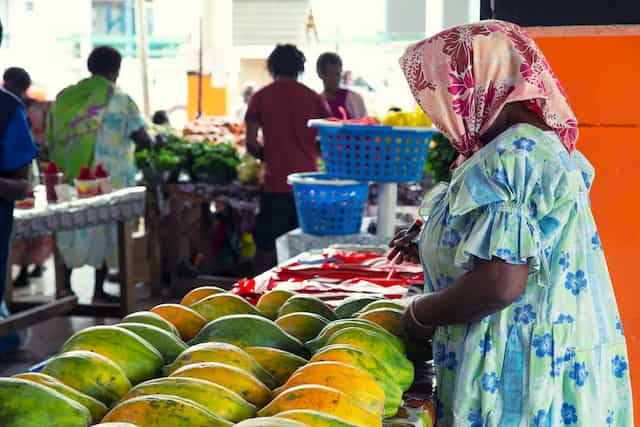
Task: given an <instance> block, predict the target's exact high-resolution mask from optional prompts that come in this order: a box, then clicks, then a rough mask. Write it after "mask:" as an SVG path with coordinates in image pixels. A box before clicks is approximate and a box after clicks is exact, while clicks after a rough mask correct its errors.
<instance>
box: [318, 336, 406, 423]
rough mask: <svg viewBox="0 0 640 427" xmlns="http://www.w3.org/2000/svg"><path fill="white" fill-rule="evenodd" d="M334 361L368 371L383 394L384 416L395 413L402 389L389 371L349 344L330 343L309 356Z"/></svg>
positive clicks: (367, 354)
mask: <svg viewBox="0 0 640 427" xmlns="http://www.w3.org/2000/svg"><path fill="white" fill-rule="evenodd" d="M319 361H335V362H342V363H346V364H347V365H351V366H355V367H357V368H360V369H362V370H364V371H366V372H368V373H369V374H370V375H371V376H372V377H373V378H374V379H375V380H376V381H377V382H378V384H380V386H382V389H383V390H384V395H385V404H384V407H385V410H384V414H385V417H390V416H393V415H395V414H396V412H397V411H398V407H399V406H400V404H401V403H402V389H401V388H400V386H399V385H398V384H397V383H396V381H395V377H394V375H393V372H390V371H389V370H388V369H387V368H386V367H385V366H384V365H383V364H382V363H381V362H380V361H379V360H377V359H376V358H375V357H373V356H372V355H371V354H369V353H367V352H366V351H364V350H361V349H359V348H357V347H353V346H350V345H330V346H327V347H324V348H322V349H321V350H320V351H318V352H317V353H316V354H314V355H313V357H312V358H311V362H319Z"/></svg>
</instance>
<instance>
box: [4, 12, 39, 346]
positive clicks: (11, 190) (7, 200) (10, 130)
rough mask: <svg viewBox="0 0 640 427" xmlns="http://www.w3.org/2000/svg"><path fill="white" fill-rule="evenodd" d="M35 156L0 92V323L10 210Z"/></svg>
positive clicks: (17, 106) (24, 188) (12, 339)
mask: <svg viewBox="0 0 640 427" xmlns="http://www.w3.org/2000/svg"><path fill="white" fill-rule="evenodd" d="M1 42H2V24H1V23H0V43H1ZM37 154H38V149H37V147H36V145H35V144H34V142H33V138H32V137H31V133H30V132H29V124H28V123H27V116H26V114H25V110H24V105H23V104H22V102H21V100H20V99H19V98H18V97H16V96H15V95H14V94H12V93H10V92H9V91H7V90H5V89H0V320H2V319H5V318H7V317H8V316H9V312H8V310H7V307H6V305H5V303H4V291H5V287H6V280H7V269H8V267H9V247H10V242H11V229H12V227H13V207H14V203H15V201H16V200H20V199H23V198H25V197H26V196H27V195H28V194H29V191H30V189H31V185H30V183H29V165H30V164H31V161H32V160H33V159H34V158H35V157H36V156H37ZM18 344H19V339H18V335H17V334H16V333H11V334H9V335H5V336H0V352H2V351H6V350H8V349H10V348H15V347H17V346H18Z"/></svg>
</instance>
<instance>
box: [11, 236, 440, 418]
mask: <svg viewBox="0 0 640 427" xmlns="http://www.w3.org/2000/svg"><path fill="white" fill-rule="evenodd" d="M376 252H377V253H372V252H366V253H364V252H359V253H357V252H347V251H343V250H340V249H327V250H325V251H322V252H317V253H312V254H305V255H303V256H300V257H298V258H297V259H294V260H292V261H290V262H288V263H286V264H284V265H282V266H280V267H277V268H274V269H273V270H271V271H268V272H266V273H264V274H262V275H260V276H259V277H256V278H254V279H246V280H241V281H239V282H238V283H237V285H236V286H235V287H234V288H232V290H231V291H224V290H223V289H221V288H217V287H215V286H205V287H200V288H196V289H194V290H192V291H190V292H189V293H187V294H186V295H185V296H184V297H183V298H182V300H181V302H180V304H161V305H158V306H155V307H154V308H152V309H151V310H150V311H143V312H136V313H132V314H130V315H128V316H126V317H124V318H123V319H122V321H121V322H120V323H118V324H116V325H113V326H95V327H90V328H87V329H84V330H81V331H79V332H77V333H76V334H75V335H73V336H72V337H70V338H69V339H68V340H67V341H66V342H65V343H64V344H63V346H62V348H61V349H60V352H59V353H58V354H57V355H55V356H54V357H52V358H51V359H49V360H47V361H46V362H44V363H43V364H41V365H40V366H38V368H37V369H34V370H32V372H27V373H23V374H18V375H15V376H14V377H12V378H0V401H2V402H3V405H0V419H2V420H9V421H8V422H7V423H5V424H4V426H6V427H17V426H20V427H23V426H26V425H42V422H43V420H45V419H46V420H47V422H48V423H49V424H50V425H64V426H65V427H75V426H90V425H99V423H101V422H102V423H107V422H117V423H130V424H122V425H126V426H127V427H129V425H132V426H138V427H150V426H158V427H160V426H168V425H171V426H175V427H187V426H232V425H238V426H249V427H250V426H283V427H286V426H297V427H304V426H307V427H315V426H326V425H331V426H344V427H369V426H372V427H373V426H383V425H385V426H407V427H408V426H415V427H431V426H432V425H433V420H434V416H435V414H434V404H433V395H432V393H433V372H432V368H431V365H429V364H425V363H424V362H421V363H418V364H416V365H415V366H414V363H412V362H410V361H409V359H407V356H406V355H405V348H404V343H403V341H402V330H401V323H400V322H401V317H402V313H403V311H402V310H403V308H404V303H403V298H404V297H405V296H406V295H407V293H408V292H409V289H410V288H411V285H413V284H418V283H420V282H421V280H422V272H421V268H420V266H418V265H402V266H399V267H398V268H397V269H395V270H394V274H393V275H392V277H391V278H389V275H388V271H389V264H388V261H386V259H385V257H384V255H381V252H382V250H377V251H376ZM36 402H37V403H36ZM56 423H57V424H56Z"/></svg>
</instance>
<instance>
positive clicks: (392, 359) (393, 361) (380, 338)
mask: <svg viewBox="0 0 640 427" xmlns="http://www.w3.org/2000/svg"><path fill="white" fill-rule="evenodd" d="M332 344H347V345H351V346H354V347H357V348H360V349H362V350H364V351H366V352H367V353H369V354H371V355H372V356H373V357H375V358H376V359H378V360H380V361H382V363H383V364H384V365H385V366H387V367H388V368H389V369H388V371H389V373H390V374H391V375H392V376H394V377H395V378H396V380H397V382H398V385H399V386H400V388H401V389H402V390H407V389H409V387H410V386H411V384H413V375H414V368H413V363H411V362H410V361H409V359H407V358H406V357H405V356H404V354H402V353H400V352H399V351H398V349H397V348H396V347H394V346H393V344H392V343H391V342H390V341H389V340H388V339H387V338H386V337H385V336H384V335H382V334H379V333H378V332H374V331H367V330H364V329H360V328H346V329H342V330H340V331H338V332H336V333H335V334H333V335H332V336H331V338H329V341H328V342H327V345H332Z"/></svg>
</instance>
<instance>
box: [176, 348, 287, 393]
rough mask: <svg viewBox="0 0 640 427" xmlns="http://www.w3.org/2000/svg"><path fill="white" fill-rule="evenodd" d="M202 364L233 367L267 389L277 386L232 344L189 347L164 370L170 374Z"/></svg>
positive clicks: (245, 353) (244, 353)
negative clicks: (253, 378)
mask: <svg viewBox="0 0 640 427" xmlns="http://www.w3.org/2000/svg"><path fill="white" fill-rule="evenodd" d="M204 362H217V363H222V364H223V365H229V366H235V367H236V368H240V369H243V370H245V371H247V372H249V373H250V374H253V375H254V376H255V377H256V378H257V379H259V380H260V381H262V382H263V383H264V384H265V385H266V386H267V387H269V388H275V387H276V385H277V384H276V380H275V379H274V378H273V377H272V376H271V374H269V372H267V371H266V370H265V369H264V368H263V367H262V366H261V365H260V364H259V363H258V362H256V361H255V360H254V359H253V357H251V356H250V355H249V354H248V353H247V352H246V351H244V350H243V349H241V348H240V347H237V346H235V345H233V344H227V343H223V342H205V343H202V344H197V345H194V346H191V347H189V348H188V349H186V350H185V351H184V352H182V353H181V354H180V355H179V356H178V357H177V358H176V359H175V361H174V362H173V363H172V364H170V365H169V366H167V367H166V368H165V373H167V374H172V373H173V372H175V371H177V370H178V369H180V368H182V367H183V366H187V365H191V364H194V363H204Z"/></svg>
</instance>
